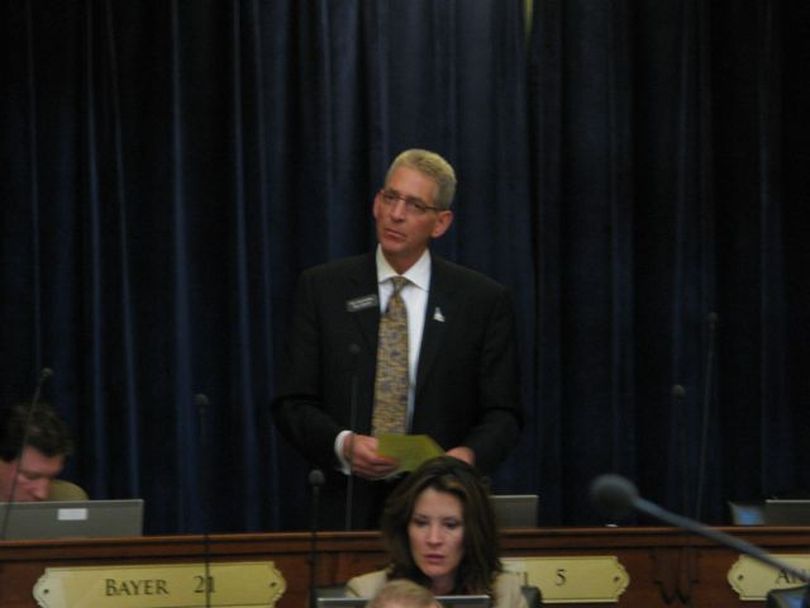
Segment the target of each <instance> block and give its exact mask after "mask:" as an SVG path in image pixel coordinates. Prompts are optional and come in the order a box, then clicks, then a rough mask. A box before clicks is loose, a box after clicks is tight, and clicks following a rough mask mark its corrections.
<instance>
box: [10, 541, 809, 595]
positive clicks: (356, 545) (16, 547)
mask: <svg viewBox="0 0 810 608" xmlns="http://www.w3.org/2000/svg"><path fill="white" fill-rule="evenodd" d="M724 530H725V531H727V532H729V533H731V534H734V535H736V536H738V537H740V538H743V539H745V540H747V541H748V542H750V543H753V544H755V545H758V546H760V547H763V548H765V549H767V550H769V551H771V552H772V553H775V554H780V553H782V554H784V553H810V528H771V527H741V528H725V529H724ZM209 546H210V549H209V551H210V558H211V560H212V561H218V562H222V561H265V560H272V561H273V562H274V563H275V565H276V567H277V568H278V570H280V571H281V573H282V575H283V577H284V579H285V580H286V584H287V591H286V593H285V594H284V596H283V597H282V598H281V600H280V601H279V602H278V603H277V606H278V607H279V608H301V607H302V606H306V597H307V590H308V586H309V565H308V564H309V555H310V536H309V534H307V533H303V532H302V533H297V532H296V533H270V534H233V535H212V536H211V537H210V541H209ZM502 551H503V554H504V556H513V557H529V556H543V557H551V556H578V555H615V556H617V557H618V559H619V561H620V562H621V564H622V565H623V566H624V568H625V569H626V570H627V572H628V574H629V576H630V585H629V587H628V588H627V590H626V591H625V592H624V593H623V594H622V596H621V598H620V600H619V602H618V603H617V604H615V605H616V606H632V607H645V608H654V607H658V606H660V607H670V608H671V607H672V606H685V605H693V606H700V607H703V606H705V607H711V608H718V607H724V606H744V607H747V608H757V607H759V606H762V605H763V602H750V601H749V602H742V601H740V600H739V598H738V597H737V595H736V593H735V592H734V591H733V590H732V589H731V587H730V586H729V584H728V582H727V580H726V577H727V574H728V571H729V569H730V568H731V566H732V565H733V564H734V562H735V561H736V560H737V558H738V557H739V556H738V554H737V553H735V552H733V551H730V550H728V549H725V548H723V547H718V546H716V545H714V544H712V543H710V542H709V541H707V540H705V539H703V538H701V537H696V536H693V535H690V534H687V533H684V532H680V531H678V530H675V529H672V528H665V527H627V528H539V529H527V530H509V531H505V532H504V535H503V538H502ZM204 554H205V553H204V544H203V538H202V537H201V536H196V535H195V536H144V537H138V538H113V539H93V540H89V539H88V540H59V541H6V542H0V606H2V608H33V607H35V606H36V602H35V600H34V599H33V598H32V596H31V590H32V588H33V586H34V584H35V583H36V581H37V580H38V579H39V577H40V576H41V575H42V574H43V573H44V571H45V568H46V567H51V568H52V567H78V566H92V565H110V566H113V565H115V566H120V565H139V564H148V565H152V566H155V565H157V566H159V565H161V564H176V563H200V562H202V561H203V559H204ZM383 562H384V553H383V551H382V547H381V544H380V541H379V536H378V534H377V533H376V532H324V533H320V534H319V535H318V572H317V581H318V584H319V585H331V584H338V583H342V582H344V581H346V580H347V579H348V578H350V577H351V576H354V575H356V574H360V573H362V572H367V571H369V570H373V569H376V568H379V567H381V566H382V565H383ZM569 605H570V604H569ZM576 605H578V606H589V604H576ZM593 606H594V608H596V607H598V606H605V604H593Z"/></svg>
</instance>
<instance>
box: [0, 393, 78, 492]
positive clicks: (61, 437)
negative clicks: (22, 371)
mask: <svg viewBox="0 0 810 608" xmlns="http://www.w3.org/2000/svg"><path fill="white" fill-rule="evenodd" d="M30 411H31V406H30V405H28V404H17V405H14V406H12V407H10V408H7V409H4V410H3V411H2V412H1V413H0V502H32V501H37V500H51V501H53V500H86V499H87V494H86V493H85V491H84V490H82V489H81V488H80V487H79V486H77V485H75V484H73V483H70V482H68V481H63V480H58V479H56V477H57V476H58V475H59V474H60V473H61V472H62V469H63V468H64V466H65V459H66V458H67V456H68V455H70V453H71V452H72V450H73V442H72V440H71V437H70V432H69V430H68V428H67V426H66V425H65V423H64V422H63V421H62V419H61V418H60V417H59V416H58V415H57V413H56V412H55V411H54V409H53V408H52V407H51V406H50V405H48V404H47V403H38V404H37V405H36V406H35V408H34V411H33V414H29V413H30ZM26 429H27V432H26ZM23 443H25V445H23Z"/></svg>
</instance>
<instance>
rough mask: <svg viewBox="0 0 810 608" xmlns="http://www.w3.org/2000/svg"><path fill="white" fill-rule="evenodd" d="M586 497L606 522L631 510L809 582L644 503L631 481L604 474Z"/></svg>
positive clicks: (750, 548)
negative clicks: (605, 518)
mask: <svg viewBox="0 0 810 608" xmlns="http://www.w3.org/2000/svg"><path fill="white" fill-rule="evenodd" d="M590 494H591V501H592V502H593V504H594V505H595V506H596V507H597V508H598V509H599V510H600V511H601V512H602V513H603V514H604V515H606V516H608V517H610V518H615V519H620V518H621V517H623V516H624V515H627V514H628V513H630V512H631V511H632V510H633V509H635V510H637V511H641V512H642V513H646V514H647V515H650V516H652V517H654V518H655V519H657V520H660V521H663V522H665V523H668V524H670V525H672V526H675V527H676V528H681V529H682V530H687V531H689V532H693V533H695V534H698V535H700V536H703V537H705V538H708V539H709V540H712V541H714V542H716V543H718V544H720V545H723V546H725V547H729V548H730V549H733V550H735V551H738V552H739V553H743V554H745V555H749V556H751V557H752V558H754V559H755V560H757V561H759V562H762V563H763V564H767V565H769V566H772V567H773V568H776V569H777V570H782V571H783V572H785V573H787V574H789V575H790V576H792V577H795V578H796V580H800V581H802V582H803V583H807V582H808V581H810V573H808V572H805V571H803V570H799V569H798V568H794V567H793V566H791V565H790V564H788V563H785V562H783V561H782V560H780V559H777V558H776V557H774V556H773V555H771V554H769V553H768V552H767V551H765V550H763V549H762V548H761V547H757V546H756V545H752V544H751V543H749V542H746V541H744V540H742V539H740V538H737V537H736V536H732V535H730V534H726V533H725V532H722V531H720V530H716V529H714V528H710V527H709V526H706V525H704V524H702V523H700V522H698V521H695V520H693V519H689V518H687V517H683V516H681V515H677V514H675V513H672V512H670V511H667V510H666V509H664V508H662V507H660V506H658V505H656V504H655V503H653V502H650V501H649V500H645V499H644V498H642V497H641V496H639V494H638V490H637V489H636V486H635V485H633V483H632V482H631V481H629V480H627V479H625V478H624V477H621V476H619V475H614V474H608V475H602V476H600V477H597V478H596V479H595V480H594V481H593V482H592V483H591V488H590Z"/></svg>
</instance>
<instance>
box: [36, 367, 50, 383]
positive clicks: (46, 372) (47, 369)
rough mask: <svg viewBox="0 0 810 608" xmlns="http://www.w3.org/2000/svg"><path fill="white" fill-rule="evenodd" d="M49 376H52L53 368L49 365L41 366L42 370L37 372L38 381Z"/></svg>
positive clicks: (42, 380)
mask: <svg viewBox="0 0 810 608" xmlns="http://www.w3.org/2000/svg"><path fill="white" fill-rule="evenodd" d="M51 376H53V370H52V369H51V368H50V367H43V368H42V371H41V372H39V381H40V382H44V381H45V380H47V379H48V378H50V377H51Z"/></svg>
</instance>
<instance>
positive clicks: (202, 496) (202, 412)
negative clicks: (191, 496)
mask: <svg viewBox="0 0 810 608" xmlns="http://www.w3.org/2000/svg"><path fill="white" fill-rule="evenodd" d="M194 405H196V406H197V415H198V418H197V420H198V424H199V448H200V460H201V461H202V462H203V463H205V461H206V460H205V459H206V453H207V452H208V435H207V433H206V432H205V429H206V416H207V414H208V412H207V410H208V405H209V402H208V397H206V396H205V395H204V394H203V393H197V394H196V395H194ZM207 470H208V468H207V467H206V466H205V465H204V464H202V465H201V466H200V468H199V480H198V482H199V484H200V492H199V498H198V501H197V502H198V504H199V509H200V514H201V516H202V526H203V560H204V565H203V567H204V571H203V572H204V577H205V578H204V579H203V580H204V589H205V608H211V591H212V589H211V587H212V586H213V584H214V582H213V581H212V580H211V538H210V534H209V530H208V528H209V523H208V519H209V517H208V503H209V501H208V475H207Z"/></svg>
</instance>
